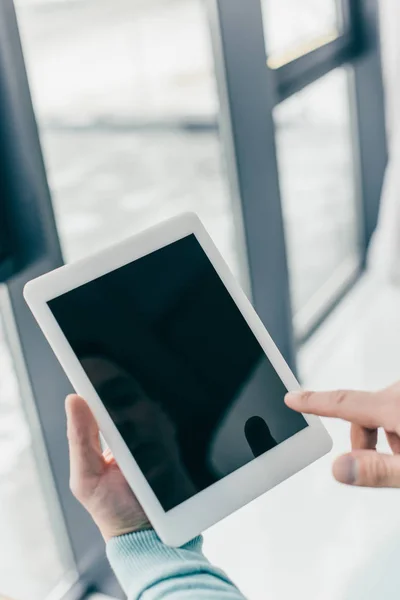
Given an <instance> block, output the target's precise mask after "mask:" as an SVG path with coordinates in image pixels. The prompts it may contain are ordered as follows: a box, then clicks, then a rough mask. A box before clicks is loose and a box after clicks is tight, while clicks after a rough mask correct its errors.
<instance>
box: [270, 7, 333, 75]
mask: <svg viewBox="0 0 400 600" xmlns="http://www.w3.org/2000/svg"><path fill="white" fill-rule="evenodd" d="M262 6H263V15H264V27H265V34H266V40H267V51H268V56H269V59H270V64H271V66H273V67H278V66H280V65H281V64H285V63H287V62H289V61H290V60H293V59H294V58H296V57H298V56H301V55H303V54H306V53H307V52H310V51H311V50H314V49H316V48H318V47H320V46H322V45H324V44H327V43H328V42H331V41H332V40H334V39H336V38H337V37H338V35H339V33H340V26H339V23H338V20H337V2H336V0H306V1H303V2H298V1H297V0H262Z"/></svg>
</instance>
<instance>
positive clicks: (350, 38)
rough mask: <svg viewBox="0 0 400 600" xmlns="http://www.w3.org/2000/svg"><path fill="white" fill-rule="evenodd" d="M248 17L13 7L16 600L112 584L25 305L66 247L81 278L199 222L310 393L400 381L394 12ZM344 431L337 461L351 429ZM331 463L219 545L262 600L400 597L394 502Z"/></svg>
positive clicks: (6, 79)
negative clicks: (152, 229) (112, 258)
mask: <svg viewBox="0 0 400 600" xmlns="http://www.w3.org/2000/svg"><path fill="white" fill-rule="evenodd" d="M246 2H247V0H246ZM246 2H244V1H243V0H242V2H240V1H239V0H231V2H229V1H227V0H215V1H214V0H210V1H203V0H113V2H109V1H106V0H15V7H14V6H13V3H12V2H11V0H5V1H4V6H3V8H2V9H1V12H0V20H1V21H2V25H1V26H0V27H1V29H0V40H1V42H0V56H1V59H0V91H1V94H2V96H1V94H0V96H1V97H2V98H3V99H2V100H1V102H0V111H1V112H0V119H1V121H2V125H1V127H2V140H3V141H2V145H1V156H2V158H3V170H4V174H3V175H4V176H3V175H2V179H1V181H2V182H3V183H2V191H3V194H2V195H3V199H4V203H5V209H4V214H3V213H2V214H1V216H2V218H3V221H4V225H5V226H4V229H2V228H1V227H0V231H1V234H2V235H3V239H4V240H6V238H7V243H5V244H4V248H3V245H2V243H1V242H0V258H3V255H4V260H3V262H4V264H5V267H4V269H3V271H1V270H0V275H1V279H2V281H4V282H5V285H4V286H3V289H2V302H1V307H0V309H1V310H0V317H1V320H0V369H1V371H0V450H1V452H0V592H4V593H7V594H10V595H13V596H14V597H15V598H17V599H19V598H21V599H25V598H26V599H28V598H30V599H31V600H34V599H36V598H37V599H39V598H40V599H43V598H47V597H49V598H50V597H51V598H54V599H56V598H57V599H58V598H63V597H65V598H66V597H67V596H66V594H67V592H68V594H73V595H69V596H68V598H72V597H76V598H79V597H82V596H83V595H84V594H85V593H86V592H87V591H88V590H89V589H91V588H93V587H96V586H97V588H98V590H99V591H107V590H108V589H111V590H112V589H113V585H114V584H113V583H110V584H108V583H106V582H105V580H106V575H107V578H109V579H110V581H111V579H112V578H111V575H110V574H109V572H108V571H107V569H106V567H103V566H102V565H103V563H104V557H103V554H104V553H103V550H102V546H101V542H100V541H99V540H98V538H97V537H96V535H95V533H94V531H93V529H92V528H91V526H90V524H89V523H88V519H87V517H86V515H84V514H83V513H82V512H81V511H80V509H79V508H78V507H77V506H76V505H75V503H74V501H73V500H72V498H71V497H70V496H69V494H68V491H67V487H68V460H67V455H66V445H65V435H64V433H63V431H64V430H63V427H64V416H63V407H62V403H63V397H62V396H63V392H64V391H69V386H68V384H67V383H66V381H65V379H64V378H63V375H62V374H61V371H60V370H59V368H58V367H57V365H56V364H55V361H54V359H53V357H52V355H51V353H50V351H49V350H48V348H47V346H46V345H45V343H44V342H43V340H42V338H41V334H40V333H39V332H38V331H37V328H36V327H35V325H34V324H33V322H32V320H31V318H30V316H29V315H28V314H27V311H26V308H25V306H24V305H23V302H22V300H21V289H22V285H23V283H24V282H25V281H27V280H28V279H30V278H31V277H33V276H35V275H38V274H40V273H41V272H44V271H46V270H49V269H50V268H54V267H57V266H59V264H61V262H62V257H61V252H62V256H63V257H64V260H65V261H67V262H68V261H73V260H76V259H79V258H82V257H85V256H87V255H89V254H92V253H94V252H96V251H98V250H100V249H102V248H105V247H108V246H110V245H112V244H113V243H115V242H118V241H119V240H121V239H124V238H126V237H128V236H130V235H132V234H134V233H136V232H138V231H140V230H143V229H144V228H146V227H148V226H151V225H152V224H155V223H157V222H159V221H162V220H163V219H165V218H167V217H170V216H173V215H176V214H179V213H180V212H182V211H185V210H194V211H196V212H197V213H198V214H199V216H200V217H201V219H202V220H203V222H204V224H205V226H206V227H207V229H208V231H209V232H210V234H211V235H212V237H213V239H214V241H215V242H216V244H217V246H218V247H219V249H220V251H221V253H222V254H223V256H224V258H225V259H226V261H227V262H228V264H229V266H230V268H231V269H232V271H233V272H234V274H235V275H236V276H237V277H238V279H239V281H240V282H241V283H242V285H243V286H244V288H245V290H246V292H247V293H248V294H249V296H250V297H251V298H252V300H253V302H254V304H255V306H256V308H257V310H258V311H259V313H260V315H261V317H262V318H263V320H264V322H265V323H266V325H267V326H268V328H269V329H270V330H271V332H272V334H273V337H274V338H275V340H276V341H277V343H278V345H279V347H280V348H281V350H282V352H283V353H284V355H285V357H286V358H287V359H288V361H289V362H290V363H291V365H292V366H293V368H296V370H297V373H298V375H299V377H300V378H301V380H302V382H303V383H304V385H308V386H313V387H345V386H360V387H370V388H371V387H372V388H373V387H377V386H380V385H386V384H389V383H390V382H391V381H393V380H394V379H395V378H396V377H397V378H398V377H399V373H400V368H399V367H400V365H399V363H400V358H399V357H400V342H399V341H398V338H399V335H398V333H399V332H400V316H399V312H400V311H399V310H398V306H400V304H399V300H400V293H399V291H398V289H397V287H396V281H398V280H400V276H399V267H398V265H399V264H400V241H399V238H400V210H399V208H398V199H397V196H398V194H399V193H400V192H399V187H400V181H397V179H398V176H397V169H396V165H397V153H398V152H400V144H398V143H396V142H397V140H396V135H397V130H396V125H397V122H398V118H397V114H396V112H397V107H398V106H399V104H398V103H396V99H397V94H398V92H397V85H396V84H397V79H396V78H397V75H398V73H397V71H398V61H397V57H398V50H397V46H398V44H397V29H396V23H399V22H400V21H399V19H400V11H399V9H398V7H397V6H396V0H382V2H380V3H379V2H377V1H375V0H357V1H351V0H348V1H346V0H343V1H340V2H337V1H335V0H302V1H299V0H249V1H248V4H247V5H246ZM14 8H15V13H14ZM379 16H380V17H381V21H380V23H379ZM395 16H397V17H398V19H397V20H396V18H395ZM18 36H20V39H21V43H22V50H23V58H24V61H25V67H26V73H27V79H26V77H25V70H24V69H25V67H24V62H23V60H22V55H21V52H20V51H21V48H20V46H19V37H18ZM382 48H383V53H381V50H382ZM381 56H382V57H383V63H382V62H381ZM382 65H383V66H382ZM27 82H29V88H28V86H27ZM383 84H384V85H385V90H386V97H385V98H384V87H383ZM29 92H30V94H29ZM30 95H31V97H30ZM31 99H32V103H33V110H34V113H33V112H32V106H31ZM385 108H386V111H385ZM33 117H34V118H35V119H36V122H35V121H34V120H33ZM35 123H36V124H37V130H36V124H35ZM37 134H38V135H37ZM39 140H40V146H39ZM388 145H389V148H390V153H389V156H390V161H389V163H388V166H387V151H388ZM41 152H42V153H43V160H44V164H43V162H42V156H41ZM382 190H383V192H382ZM53 211H54V217H55V222H54V220H53ZM0 225H1V223H0ZM374 232H375V234H374ZM373 234H374V235H373ZM21 248H22V249H23V251H22V250H21ZM3 249H4V252H3ZM18 252H20V254H18ZM14 254H15V255H16V258H15V260H14V256H13V255H14ZM367 264H369V266H370V268H369V269H368V270H367V271H366V265H367ZM0 267H1V261H0ZM328 428H329V429H330V431H331V433H332V435H333V437H334V441H335V450H334V452H335V453H338V451H341V450H344V449H345V448H346V446H347V437H348V431H347V428H346V427H345V426H344V425H338V424H331V423H329V424H328ZM330 460H331V458H329V457H328V459H326V460H325V459H324V460H323V461H320V463H319V464H318V465H315V466H313V467H312V468H310V469H309V470H307V472H306V473H302V474H299V475H298V476H296V477H295V478H293V479H292V480H291V481H290V482H286V483H285V484H284V485H282V486H280V488H279V489H278V490H275V491H273V492H271V493H270V494H269V495H268V496H267V497H266V498H265V499H261V500H260V501H258V502H257V503H255V504H253V505H252V506H251V507H248V508H246V509H244V511H241V512H240V513H238V515H235V516H233V517H232V518H230V519H228V520H227V521H226V522H224V523H223V524H221V525H219V526H217V527H216V528H214V529H213V530H212V531H211V532H210V533H209V534H208V536H207V537H206V548H207V551H208V553H209V555H210V556H211V557H212V558H213V559H214V560H215V561H216V562H218V563H219V564H221V565H222V566H223V567H224V568H226V569H227V570H228V573H229V574H232V576H233V577H234V578H236V579H235V580H237V581H238V583H239V584H240V585H241V587H242V588H243V590H244V591H245V592H246V593H247V594H248V596H249V597H250V598H258V597H260V598H265V597H271V598H274V600H276V599H279V600H281V599H282V600H283V599H284V598H288V597H289V594H290V596H292V595H293V594H294V593H296V597H297V598H301V599H303V598H304V599H306V598H311V597H312V598H315V597H323V598H324V599H325V600H330V599H332V600H345V599H347V598H350V597H351V598H352V599H355V598H356V599H357V598H363V599H368V598H372V597H374V598H375V597H376V594H377V593H381V597H384V598H385V599H387V598H391V597H392V596H391V595H390V594H392V593H393V594H394V591H395V590H396V588H397V590H398V589H399V583H400V582H399V581H398V572H397V571H398V570H397V568H395V567H394V566H393V565H391V563H390V561H387V560H386V554H385V548H386V546H389V547H390V551H389V550H388V553H389V554H390V555H391V556H392V555H393V553H396V552H397V556H400V517H399V516H398V515H396V512H397V513H398V510H397V511H396V507H397V506H398V497H397V496H396V497H394V495H393V493H389V492H388V493H386V496H384V493H382V494H383V495H382V496H380V497H379V499H378V500H376V497H375V495H374V494H373V493H370V492H367V491H366V492H361V491H357V493H359V494H360V495H359V496H355V495H354V496H353V492H347V494H348V495H347V496H345V495H344V492H343V490H341V489H339V487H336V486H335V485H334V483H333V482H332V481H331V479H330V474H329V462H330ZM310 491H311V504H310V503H309V502H308V501H307V499H308V498H309V497H310ZM294 498H296V503H297V506H298V510H297V511H294V508H293V499H294ZM362 498H363V499H362ZM384 498H385V499H384ZM384 502H385V503H386V511H385V514H384V515H382V511H381V509H380V508H379V507H380V506H381V505H382V504H383V503H384ZM278 507H279V510H280V511H281V512H282V511H283V512H284V514H285V516H284V518H282V522H281V523H280V524H279V523H277V522H276V510H275V509H278ZM326 507H331V508H332V514H331V517H330V519H329V521H328V522H327V520H326V515H325V514H324V510H326ZM274 514H275V517H273V516H272V515H274ZM244 522H245V523H246V531H243V528H242V524H243V523H244ZM310 522H311V527H312V530H311V531H309V530H308V527H307V524H308V525H310ZM260 523H261V524H262V527H261V529H262V531H263V532H264V535H261V533H260ZM396 528H397V531H398V536H397V541H393V535H394V533H395V532H396ZM238 531H241V535H243V541H242V542H241V543H240V546H241V550H239V549H238V548H237V546H236V547H235V544H234V536H235V534H236V533H237V532H238ZM367 532H368V533H367ZM265 536H266V537H267V539H265ZM305 536H306V537H307V541H304V537H305ZM230 537H232V543H229V544H227V543H226V540H227V539H228V540H229V538H230ZM228 546H229V547H230V548H234V551H233V550H232V549H231V550H229V549H228V548H227V547H228ZM246 547H251V548H252V549H253V550H252V553H251V552H250V553H249V555H248V556H247V557H244V556H241V552H242V551H243V548H246ZM371 548H380V550H379V552H377V555H376V556H375V555H374V556H372V557H371V556H370V553H371V552H370V551H371ZM246 554H247V553H246ZM254 554H257V555H258V556H259V558H258V559H257V560H258V563H257V561H256V560H255V558H254ZM299 555H301V558H299ZM378 555H379V556H380V557H381V558H379V557H378ZM260 557H261V558H260ZM350 559H351V560H350ZM102 561H103V562H102ZM260 561H261V562H260ZM369 561H372V563H371V564H373V565H375V566H376V565H380V566H379V568H376V573H377V574H376V576H375V579H374V581H372V582H370V583H369V585H368V586H367V587H366V588H365V589H364V587H362V585H361V582H364V581H365V577H366V575H365V574H366V573H370V568H369V567H367V565H368V564H369ZM357 569H358V570H360V573H361V575H359V576H358V575H357V577H356V579H354V573H355V571H356V570H357ZM288 570H289V571H291V572H292V574H293V576H292V577H291V578H285V577H283V575H284V574H285V572H287V571H288ZM316 573H319V575H316ZM357 573H358V571H357ZM311 580H312V583H311ZM383 581H385V582H386V583H385V585H388V586H389V587H387V589H386V588H385V589H386V591H385V594H384V595H382V585H383V583H382V582H383ZM388 582H389V583H388ZM363 585H364V584H363ZM366 590H367V591H366ZM115 593H117V592H115ZM49 594H52V595H51V596H49ZM357 594H359V595H357ZM368 594H370V595H368ZM393 598H394V595H393Z"/></svg>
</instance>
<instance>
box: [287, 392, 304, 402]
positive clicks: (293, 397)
mask: <svg viewBox="0 0 400 600" xmlns="http://www.w3.org/2000/svg"><path fill="white" fill-rule="evenodd" d="M302 395H303V392H289V394H286V396H285V402H288V403H291V402H296V401H297V400H300V399H301V397H302Z"/></svg>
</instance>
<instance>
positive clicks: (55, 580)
mask: <svg viewBox="0 0 400 600" xmlns="http://www.w3.org/2000/svg"><path fill="white" fill-rule="evenodd" d="M0 365H1V369H0V597H2V594H4V595H6V596H10V597H12V598H19V599H20V600H43V598H45V597H47V595H48V594H49V593H50V592H51V591H52V590H53V589H54V588H55V587H56V586H58V585H59V584H60V582H61V581H62V580H65V582H66V579H67V577H68V579H70V578H71V577H72V576H73V573H72V572H71V563H70V561H69V560H68V558H67V549H66V548H62V547H61V546H62V544H63V543H64V541H65V539H64V538H63V536H62V534H60V535H59V536H57V539H56V534H55V533H54V531H58V532H60V531H61V528H60V527H57V526H55V525H54V520H53V519H51V518H50V511H49V508H50V507H49V501H50V498H49V493H48V491H49V489H50V477H49V475H48V473H46V465H45V464H43V462H41V463H40V465H39V464H38V462H37V461H36V460H35V452H34V448H35V444H36V442H37V441H38V440H37V439H34V436H33V428H32V427H29V426H28V421H27V418H26V416H25V414H24V410H23V407H22V403H21V400H20V393H19V387H18V382H17V377H16V373H15V371H14V366H13V362H12V359H11V355H10V352H9V348H8V344H7V341H6V336H5V331H4V323H3V321H2V315H1V314H0ZM46 476H47V477H48V479H47V482H46V481H45V477H46ZM45 489H47V492H45Z"/></svg>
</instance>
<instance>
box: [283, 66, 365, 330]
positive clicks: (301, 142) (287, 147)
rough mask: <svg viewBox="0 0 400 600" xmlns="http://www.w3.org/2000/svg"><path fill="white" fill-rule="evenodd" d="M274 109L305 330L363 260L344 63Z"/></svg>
mask: <svg viewBox="0 0 400 600" xmlns="http://www.w3.org/2000/svg"><path fill="white" fill-rule="evenodd" d="M274 116H275V121H276V125H277V150H278V165H279V173H280V182H281V192H282V206H283V213H284V218H285V229H286V241H287V247H288V258H289V274H290V280H291V289H292V302H293V310H294V313H295V324H296V326H297V334H298V335H301V334H303V333H304V332H305V331H307V328H308V327H309V326H310V324H311V323H312V320H313V319H315V318H316V316H317V315H318V313H319V311H321V309H322V310H324V307H325V304H326V303H327V302H329V300H330V299H331V298H332V297H334V296H335V294H337V293H338V292H339V291H340V289H341V287H342V286H343V285H344V284H345V283H346V282H347V281H348V279H349V278H351V277H353V276H354V273H355V272H356V271H357V270H358V268H359V266H360V262H361V239H360V235H361V231H360V225H359V215H360V210H359V202H358V200H359V199H358V197H357V190H358V189H359V184H358V179H357V176H356V170H355V165H354V150H353V124H352V113H351V110H350V102H349V82H348V73H347V71H346V69H344V68H342V69H338V70H336V71H332V72H331V73H329V74H328V75H326V76H325V77H323V78H322V79H320V80H318V81H317V82H315V83H313V84H312V85H310V86H308V87H306V88H305V89H304V90H303V91H301V92H299V93H298V94H295V95H294V96H292V97H291V98H289V99H288V100H285V101H284V102H283V103H282V104H279V105H278V106H277V107H276V109H275V111H274Z"/></svg>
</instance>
